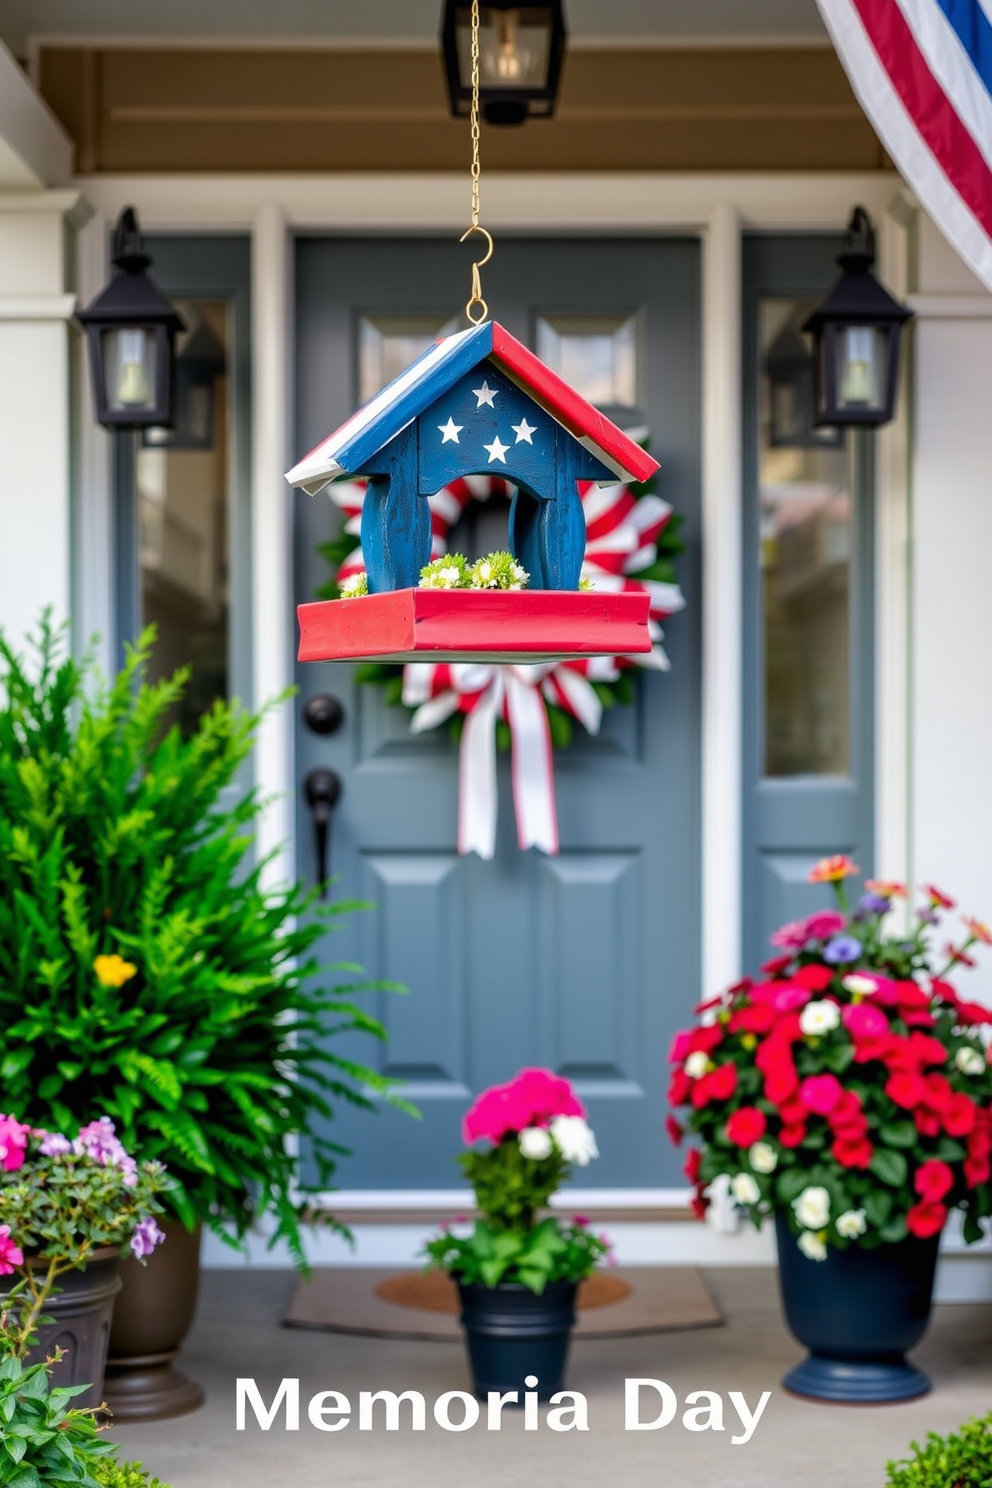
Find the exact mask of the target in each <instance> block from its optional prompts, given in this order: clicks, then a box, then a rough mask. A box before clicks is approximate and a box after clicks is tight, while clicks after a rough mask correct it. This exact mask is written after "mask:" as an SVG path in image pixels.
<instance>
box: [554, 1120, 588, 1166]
mask: <svg viewBox="0 0 992 1488" xmlns="http://www.w3.org/2000/svg"><path fill="white" fill-rule="evenodd" d="M551 1135H552V1137H553V1138H554V1140H555V1146H556V1147H557V1148H558V1151H559V1152H560V1153H561V1155H562V1157H563V1158H564V1159H565V1161H566V1162H574V1163H578V1165H579V1167H580V1168H584V1167H585V1166H586V1164H587V1163H589V1162H591V1160H592V1159H593V1158H594V1157H598V1156H599V1148H598V1147H597V1146H596V1138H595V1136H594V1135H593V1130H592V1127H591V1126H590V1125H589V1123H588V1121H586V1120H585V1118H584V1117H582V1116H556V1117H555V1119H554V1121H552V1123H551Z"/></svg>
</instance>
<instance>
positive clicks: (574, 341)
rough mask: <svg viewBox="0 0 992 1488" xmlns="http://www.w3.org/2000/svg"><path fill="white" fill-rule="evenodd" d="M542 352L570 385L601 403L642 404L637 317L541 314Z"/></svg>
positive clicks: (539, 344) (539, 346) (539, 335)
mask: <svg viewBox="0 0 992 1488" xmlns="http://www.w3.org/2000/svg"><path fill="white" fill-rule="evenodd" d="M536 351H537V354H538V356H539V357H540V358H541V361H542V362H545V363H547V365H548V366H549V367H550V368H551V369H552V370H553V371H555V372H557V373H558V376H559V377H562V378H564V380H565V381H566V382H567V383H568V385H569V387H573V388H574V389H575V391H576V392H577V393H581V394H582V396H583V398H587V399H588V400H589V402H590V403H595V404H596V405H597V407H616V408H636V407H637V406H638V404H639V401H640V400H639V398H638V391H639V389H638V386H637V320H636V318H635V317H634V316H632V315H630V316H618V315H548V316H541V317H540V319H539V320H538V322H537V345H536Z"/></svg>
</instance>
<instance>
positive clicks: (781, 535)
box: [758, 298, 852, 776]
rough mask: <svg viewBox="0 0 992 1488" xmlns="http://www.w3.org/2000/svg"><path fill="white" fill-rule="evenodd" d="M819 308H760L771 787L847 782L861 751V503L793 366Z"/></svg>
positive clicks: (834, 434) (779, 303)
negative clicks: (854, 731)
mask: <svg viewBox="0 0 992 1488" xmlns="http://www.w3.org/2000/svg"><path fill="white" fill-rule="evenodd" d="M812 308H813V302H812V301H809V302H806V301H799V300H793V299H779V298H775V299H771V298H769V299H765V300H763V301H762V302H761V305H760V314H759V334H760V341H761V369H762V397H761V431H760V442H759V482H758V484H759V500H760V503H761V505H760V528H759V530H760V560H759V561H760V567H761V594H762V607H761V613H762V627H763V638H762V650H763V656H762V674H763V679H764V727H763V739H764V767H763V773H764V774H765V775H766V776H790V775H827V776H837V775H846V774H848V773H849V771H850V758H851V741H850V731H851V724H850V715H851V700H850V693H851V668H850V624H851V616H850V610H851V598H850V595H851V532H852V528H851V496H850V479H849V471H848V461H847V453H846V449H845V446H844V442H843V440H842V438H841V436H840V434H839V432H838V431H835V430H818V429H814V428H813V422H812V397H813V392H812V378H811V377H810V376H809V366H808V364H807V363H806V362H804V361H803V359H802V358H801V357H800V356H798V355H795V354H793V355H792V356H791V358H786V357H785V356H784V355H783V354H782V349H783V347H785V346H786V345H788V346H790V348H791V350H792V352H793V353H795V349H796V346H797V344H799V343H800V342H801V337H800V334H799V331H798V327H799V326H801V324H802V322H803V320H804V319H805V317H806V315H807V314H808V313H809V311H810V310H811V309H812Z"/></svg>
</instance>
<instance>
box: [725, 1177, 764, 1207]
mask: <svg viewBox="0 0 992 1488" xmlns="http://www.w3.org/2000/svg"><path fill="white" fill-rule="evenodd" d="M730 1192H731V1193H732V1194H733V1196H734V1198H735V1199H736V1200H737V1202H738V1204H756V1203H757V1202H758V1200H759V1199H760V1198H761V1189H760V1188H759V1187H758V1185H757V1183H756V1181H755V1180H754V1179H753V1178H752V1177H751V1174H750V1173H735V1175H734V1177H733V1178H731V1180H730Z"/></svg>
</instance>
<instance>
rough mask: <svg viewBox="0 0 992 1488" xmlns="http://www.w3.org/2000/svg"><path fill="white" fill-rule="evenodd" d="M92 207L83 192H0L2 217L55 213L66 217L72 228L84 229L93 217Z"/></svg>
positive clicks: (56, 190)
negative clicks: (7, 215)
mask: <svg viewBox="0 0 992 1488" xmlns="http://www.w3.org/2000/svg"><path fill="white" fill-rule="evenodd" d="M92 210H93V209H92V207H91V206H90V204H89V202H88V201H87V199H86V197H85V196H84V194H83V192H82V191H81V190H77V189H76V188H72V189H71V190H65V189H55V190H53V191H0V215H6V214H8V213H9V214H11V215H13V216H15V217H23V216H24V214H25V213H32V212H53V213H57V214H58V215H59V216H60V217H64V218H65V220H66V222H67V223H68V225H69V226H70V227H77V228H78V227H83V226H84V225H85V224H86V223H87V222H88V221H89V219H90V216H91V215H92Z"/></svg>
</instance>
